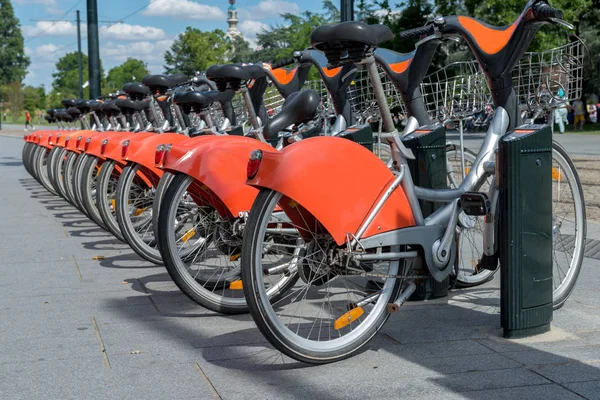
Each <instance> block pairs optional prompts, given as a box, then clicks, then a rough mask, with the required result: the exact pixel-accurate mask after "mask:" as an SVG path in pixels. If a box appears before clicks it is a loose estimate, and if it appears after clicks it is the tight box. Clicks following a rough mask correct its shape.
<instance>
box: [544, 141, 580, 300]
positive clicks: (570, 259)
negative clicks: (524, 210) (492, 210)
mask: <svg viewBox="0 0 600 400" xmlns="http://www.w3.org/2000/svg"><path fill="white" fill-rule="evenodd" d="M552 214H553V224H552V244H553V246H552V250H553V254H552V261H553V271H552V275H553V283H554V292H553V305H554V309H558V308H560V307H562V306H563V305H564V303H565V301H567V299H568V298H569V296H570V295H571V293H572V291H573V287H574V286H575V283H576V282H577V277H578V276H579V272H580V270H581V264H582V263H583V257H584V252H585V238H586V234H587V226H586V217H585V201H584V198H583V187H582V186H581V181H580V180H579V175H578V173H577V170H576V169H575V165H574V164H573V160H571V158H570V157H569V155H568V153H567V151H566V150H565V149H564V148H563V147H562V146H561V145H560V144H558V143H557V142H554V141H553V142H552Z"/></svg>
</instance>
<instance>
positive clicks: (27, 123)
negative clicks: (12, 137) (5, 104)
mask: <svg viewBox="0 0 600 400" xmlns="http://www.w3.org/2000/svg"><path fill="white" fill-rule="evenodd" d="M28 126H31V129H33V130H35V126H33V125H31V114H29V111H25V131H27V127H28Z"/></svg>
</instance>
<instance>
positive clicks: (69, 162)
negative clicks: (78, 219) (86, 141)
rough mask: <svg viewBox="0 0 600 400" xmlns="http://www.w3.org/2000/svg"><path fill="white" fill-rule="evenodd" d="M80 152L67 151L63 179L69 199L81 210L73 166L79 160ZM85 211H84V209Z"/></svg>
mask: <svg viewBox="0 0 600 400" xmlns="http://www.w3.org/2000/svg"><path fill="white" fill-rule="evenodd" d="M78 155H79V154H77V153H75V152H72V151H67V155H66V158H65V166H64V173H63V180H64V186H65V194H66V195H67V198H68V199H69V203H71V204H73V205H74V206H75V207H76V208H77V209H78V210H80V211H81V207H80V206H79V204H78V203H77V199H76V198H75V191H74V189H73V171H74V170H73V167H74V166H75V161H77V156H78ZM82 212H83V211H82Z"/></svg>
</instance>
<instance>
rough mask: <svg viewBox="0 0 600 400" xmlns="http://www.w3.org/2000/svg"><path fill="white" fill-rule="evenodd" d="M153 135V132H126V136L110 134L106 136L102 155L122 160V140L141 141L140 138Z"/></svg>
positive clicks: (110, 158)
mask: <svg viewBox="0 0 600 400" xmlns="http://www.w3.org/2000/svg"><path fill="white" fill-rule="evenodd" d="M155 135H156V133H153V132H137V133H131V132H128V134H127V135H126V136H111V137H109V138H107V139H108V144H107V145H106V151H104V154H103V156H104V158H107V159H109V160H115V161H119V162H123V159H122V157H121V148H122V147H123V146H122V143H123V141H125V140H129V142H130V143H135V142H141V141H142V140H144V139H146V138H148V137H150V136H155ZM130 146H131V144H130Z"/></svg>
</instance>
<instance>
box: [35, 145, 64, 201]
mask: <svg viewBox="0 0 600 400" xmlns="http://www.w3.org/2000/svg"><path fill="white" fill-rule="evenodd" d="M49 154H50V149H48V148H46V147H42V146H39V148H38V149H36V151H35V153H34V154H33V157H32V158H31V162H32V163H33V168H34V169H35V171H36V174H37V176H38V181H39V182H40V183H41V184H42V185H43V186H44V187H45V188H46V190H47V191H48V192H50V193H51V194H53V195H55V196H57V195H58V193H56V190H54V186H52V183H51V182H50V178H49V177H48V169H47V168H46V164H47V162H48V155H49Z"/></svg>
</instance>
